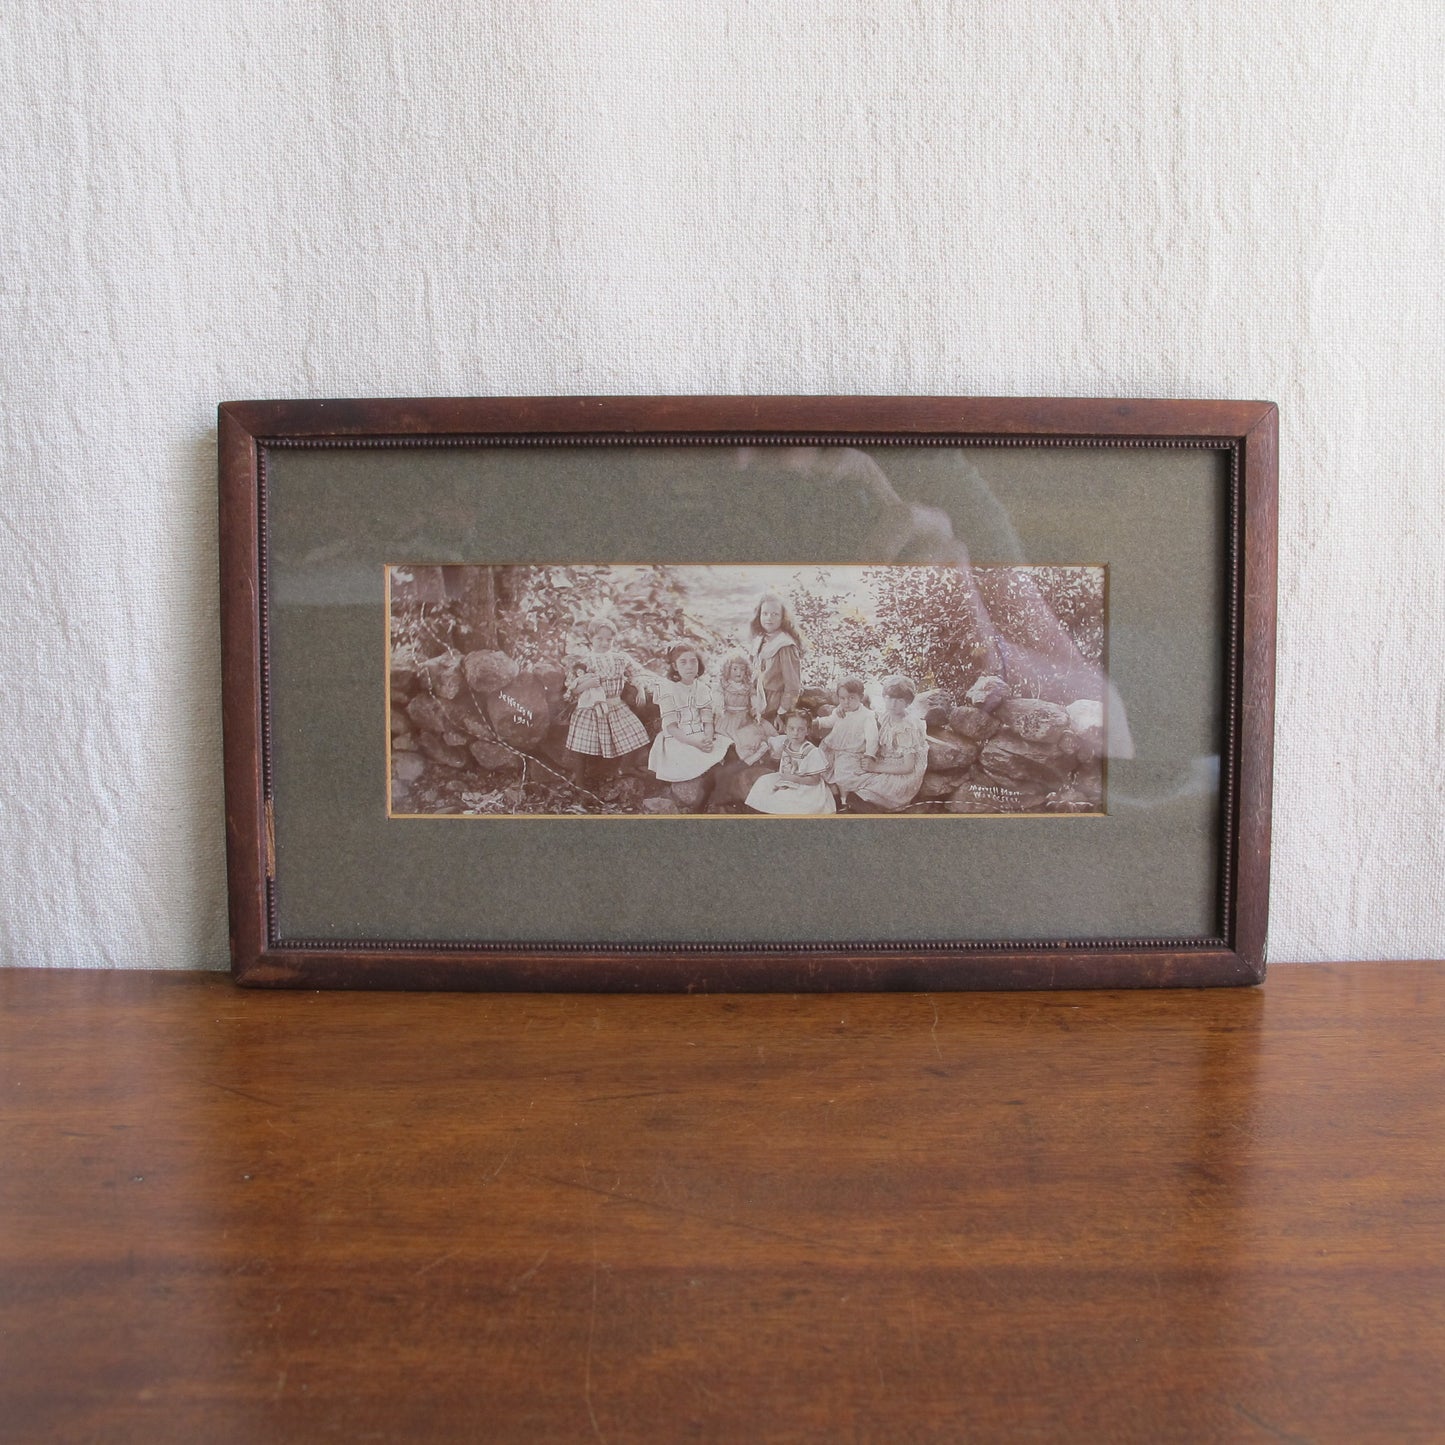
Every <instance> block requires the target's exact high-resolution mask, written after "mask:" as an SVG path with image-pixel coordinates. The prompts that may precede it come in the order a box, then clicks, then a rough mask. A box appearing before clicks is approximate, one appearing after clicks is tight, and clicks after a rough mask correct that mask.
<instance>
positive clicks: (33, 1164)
mask: <svg viewBox="0 0 1445 1445" xmlns="http://www.w3.org/2000/svg"><path fill="white" fill-rule="evenodd" d="M1442 1027H1445V965H1441V964H1433V965H1432V964H1356V965H1346V966H1332V967H1323V966H1314V967H1302V966H1294V967H1283V968H1278V967H1277V968H1275V969H1273V970H1272V971H1271V974H1270V978H1269V982H1268V984H1267V985H1266V986H1265V987H1264V988H1263V989H1248V990H1244V989H1240V990H1219V989H1214V990H1206V991H1178V990H1175V991H1168V992H1139V991H1128V992H1120V993H1108V992H1090V993H1053V994H1039V993H1017V994H996V995H995V994H965V995H960V994H938V995H932V996H930V995H870V996H856V995H832V996H827V995H821V996H820V995H806V996H795V997H789V996H771V997H757V996H736V997H723V996H711V997H677V996H673V997H633V996H627V995H596V996H575V995H488V994H470V995H443V994H430V995H425V994H367V993H327V994H314V993H278V992H271V991H258V990H240V989H237V988H235V987H234V986H233V985H232V984H231V983H230V982H229V981H228V980H226V979H225V978H224V977H221V976H217V975H211V974H136V973H115V972H97V973H65V972H50V971H45V970H36V971H18V970H17V971H8V972H0V1125H3V1136H4V1137H3V1150H0V1439H4V1440H6V1441H17V1442H19V1441H24V1442H30V1441H52V1440H54V1441H76V1442H81V1441H105V1442H115V1441H125V1442H129V1441H146V1442H158V1441H185V1442H200V1441H205V1442H218V1445H219V1442H243V1441H244V1442H250V1441H257V1442H289V1441H312V1440H341V1441H348V1442H352V1441H355V1442H360V1441H407V1442H412V1441H512V1440H545V1441H567V1440H579V1441H603V1442H609V1445H611V1442H624V1441H638V1442H657V1441H673V1440H677V1441H692V1440H698V1441H819V1440H823V1441H887V1442H898V1441H950V1442H951V1441H964V1440H970V1441H977V1440H1025V1441H1028V1440H1069V1441H1092V1440H1101V1441H1150V1442H1154V1441H1245V1442H1252V1441H1260V1442H1272V1441H1273V1442H1277V1441H1293V1442H1300V1441H1314V1442H1323V1441H1351V1442H1356V1441H1375V1440H1380V1441H1399V1440H1407V1441H1413V1440H1420V1441H1424V1440H1440V1439H1441V1438H1442V1437H1445V1367H1442V1360H1445V1200H1442V1169H1441V1166H1442V1163H1445V1158H1442V1141H1445V1087H1442V1086H1445V1062H1442V1051H1441V1047H1440V1041H1441V1038H1442Z"/></svg>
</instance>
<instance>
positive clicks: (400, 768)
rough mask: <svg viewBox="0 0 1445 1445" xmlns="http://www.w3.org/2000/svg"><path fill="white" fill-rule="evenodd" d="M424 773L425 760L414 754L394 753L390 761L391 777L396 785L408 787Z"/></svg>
mask: <svg viewBox="0 0 1445 1445" xmlns="http://www.w3.org/2000/svg"><path fill="white" fill-rule="evenodd" d="M424 772H426V760H425V759H424V758H422V757H420V756H419V755H418V754H416V753H394V754H393V755H392V759H391V775H392V777H394V778H395V779H396V781H397V782H398V783H401V784H403V785H404V786H408V787H409V786H410V785H411V784H412V783H414V782H416V780H417V779H418V778H419V777H421V775H422V774H423V773H424Z"/></svg>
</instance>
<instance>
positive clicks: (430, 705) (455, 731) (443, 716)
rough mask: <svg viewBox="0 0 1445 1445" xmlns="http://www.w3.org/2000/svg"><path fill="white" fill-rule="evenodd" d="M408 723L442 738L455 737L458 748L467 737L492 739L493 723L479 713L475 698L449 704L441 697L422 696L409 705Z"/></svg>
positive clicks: (458, 700)
mask: <svg viewBox="0 0 1445 1445" xmlns="http://www.w3.org/2000/svg"><path fill="white" fill-rule="evenodd" d="M406 716H407V720H408V721H409V722H410V723H411V724H412V725H413V726H414V727H416V728H419V729H421V730H422V731H423V732H429V733H436V734H438V735H439V736H441V737H447V736H448V734H452V735H456V736H457V737H458V739H459V741H458V746H460V745H461V744H462V743H465V742H466V741H467V739H468V738H490V737H491V736H492V735H493V734H492V727H491V724H490V723H489V722H488V721H487V719H486V717H485V716H484V715H483V714H482V713H481V712H480V711H479V710H478V708H477V704H476V702H475V701H474V700H473V699H472V698H457V699H456V700H455V701H452V702H447V701H445V700H444V699H442V698H437V697H431V696H430V695H429V694H427V693H424V692H423V693H419V694H418V695H417V696H416V697H414V698H412V700H411V701H410V702H409V703H407V705H406Z"/></svg>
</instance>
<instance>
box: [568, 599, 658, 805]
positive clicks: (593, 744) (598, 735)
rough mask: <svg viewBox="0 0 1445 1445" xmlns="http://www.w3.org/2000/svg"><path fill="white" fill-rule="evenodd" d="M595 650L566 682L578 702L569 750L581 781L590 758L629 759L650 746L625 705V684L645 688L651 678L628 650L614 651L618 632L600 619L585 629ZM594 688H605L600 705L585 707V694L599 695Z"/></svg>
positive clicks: (570, 728) (570, 733)
mask: <svg viewBox="0 0 1445 1445" xmlns="http://www.w3.org/2000/svg"><path fill="white" fill-rule="evenodd" d="M587 639H588V642H589V643H590V644H591V650H590V651H589V652H587V653H585V654H584V655H583V657H582V659H581V661H582V669H583V670H582V671H581V672H579V673H577V674H575V675H574V676H573V678H572V680H571V681H570V682H569V683H568V684H567V695H568V696H569V697H574V698H577V699H578V706H577V709H576V711H575V712H574V713H573V714H572V722H571V725H570V726H569V727H568V729H567V748H568V751H569V752H571V753H572V754H573V755H574V756H573V762H572V776H573V778H574V780H575V781H577V782H579V783H581V782H582V781H584V777H585V774H586V770H587V760H588V759H589V758H625V757H627V756H628V754H630V753H635V752H639V751H640V750H641V749H642V748H645V747H646V746H647V744H648V742H649V738H648V736H647V729H646V728H645V727H643V725H642V720H641V719H640V718H639V717H638V716H637V714H636V713H635V712H633V711H632V709H631V708H630V707H628V706H627V704H626V703H625V702H623V701H622V689H623V686H624V685H625V684H626V683H629V682H630V683H634V684H636V685H637V686H642V685H644V684H645V683H646V681H647V680H648V678H647V674H645V673H644V672H643V671H642V669H641V668H640V667H638V666H637V664H636V663H635V662H633V660H632V659H631V658H630V657H628V656H627V654H626V653H625V652H616V651H614V650H613V646H612V644H613V643H614V642H615V641H616V639H617V629H616V627H614V626H613V624H612V623H610V622H608V621H606V620H605V619H603V618H598V619H597V620H596V621H595V622H591V623H589V624H588V627H587ZM594 687H600V688H601V689H602V693H603V698H602V701H601V702H592V703H591V704H590V705H588V706H583V705H582V701H583V698H584V695H591V696H595V694H594V693H593V692H592V689H593V688H594Z"/></svg>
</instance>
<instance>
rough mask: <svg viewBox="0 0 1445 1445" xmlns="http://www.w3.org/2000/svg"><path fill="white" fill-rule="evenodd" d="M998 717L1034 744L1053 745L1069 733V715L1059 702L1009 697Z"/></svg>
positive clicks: (1001, 706) (998, 710)
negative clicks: (1052, 743)
mask: <svg viewBox="0 0 1445 1445" xmlns="http://www.w3.org/2000/svg"><path fill="white" fill-rule="evenodd" d="M994 716H995V717H996V718H998V720H999V721H1000V722H1001V723H1002V724H1003V725H1004V726H1005V727H1006V728H1010V729H1012V731H1014V732H1016V733H1017V734H1018V735H1019V737H1021V738H1024V739H1026V740H1027V741H1029V742H1031V743H1051V742H1053V741H1055V740H1056V739H1057V738H1060V737H1062V736H1063V735H1064V734H1065V733H1066V732H1068V731H1069V715H1068V713H1066V712H1065V711H1064V709H1063V708H1061V707H1060V706H1059V705H1058V703H1056V702H1043V701H1042V700H1040V699H1039V698H1035V697H1007V698H1005V699H1004V700H1003V701H1002V702H1001V703H999V705H998V708H997V710H996V711H995V713H994Z"/></svg>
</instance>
